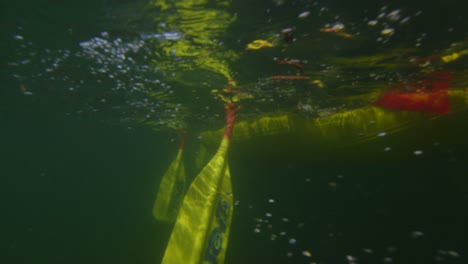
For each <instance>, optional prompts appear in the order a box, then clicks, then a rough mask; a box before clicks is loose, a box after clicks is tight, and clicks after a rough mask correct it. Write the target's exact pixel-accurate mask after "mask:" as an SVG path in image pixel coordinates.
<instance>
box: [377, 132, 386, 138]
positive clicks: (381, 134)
mask: <svg viewBox="0 0 468 264" xmlns="http://www.w3.org/2000/svg"><path fill="white" fill-rule="evenodd" d="M386 135H387V132H381V133H379V134H377V136H378V137H385V136H386Z"/></svg>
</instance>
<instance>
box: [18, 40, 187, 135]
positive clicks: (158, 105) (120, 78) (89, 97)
mask: <svg viewBox="0 0 468 264" xmlns="http://www.w3.org/2000/svg"><path fill="white" fill-rule="evenodd" d="M166 35H167V36H166ZM175 36H176V34H175V33H173V32H170V33H167V34H166V33H163V34H146V35H141V36H139V37H134V38H131V39H122V38H121V37H111V36H110V34H109V33H107V32H102V33H101V34H100V36H99V37H93V38H91V39H89V40H87V41H83V42H81V43H79V48H78V49H77V50H68V49H56V50H52V49H44V50H40V49H39V48H37V47H36V46H35V45H34V43H33V42H31V41H27V37H25V36H23V35H21V34H17V35H15V36H14V37H13V38H14V40H15V41H17V45H16V48H17V51H16V52H15V55H14V57H13V58H12V59H11V61H10V63H9V66H10V67H12V72H13V75H12V76H13V77H14V78H15V79H16V81H17V82H18V83H19V86H20V87H21V92H22V93H23V94H25V95H38V96H40V95H44V96H51V95H52V94H51V93H53V96H57V95H60V96H61V97H62V99H63V100H64V101H67V102H68V104H67V109H65V110H64V111H66V112H67V114H77V115H80V116H82V115H83V114H85V113H90V112H93V113H96V112H104V113H106V119H108V118H109V114H110V116H111V117H117V118H118V119H119V120H120V121H129V122H130V123H132V122H142V123H149V124H151V125H152V126H155V127H158V128H164V127H168V128H173V129H178V128H181V127H183V126H184V125H185V124H184V113H183V111H182V110H183V106H182V105H181V104H180V103H178V102H175V97H174V96H173V94H174V88H173V87H172V86H171V85H170V84H167V83H165V82H164V81H163V80H164V77H166V76H167V75H170V74H172V73H171V72H168V71H165V70H164V69H160V68H157V66H155V64H154V62H153V58H151V54H152V51H151V48H152V47H151V43H154V41H153V40H154V39H156V40H157V41H160V40H164V39H170V40H177V39H178V38H175Z"/></svg>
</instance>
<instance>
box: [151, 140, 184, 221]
mask: <svg viewBox="0 0 468 264" xmlns="http://www.w3.org/2000/svg"><path fill="white" fill-rule="evenodd" d="M182 153H183V149H182V148H180V149H179V152H178V153H177V157H176V159H175V160H174V161H173V162H172V164H171V165H170V166H169V169H167V171H166V173H165V174H164V176H163V177H162V179H161V183H160V184H159V190H158V193H157V195H156V199H155V200H154V205H153V217H154V218H155V219H156V220H159V221H167V222H174V221H175V219H176V218H177V214H178V212H179V209H180V205H181V202H182V199H183V197H184V193H185V183H186V178H185V166H184V164H183V162H182Z"/></svg>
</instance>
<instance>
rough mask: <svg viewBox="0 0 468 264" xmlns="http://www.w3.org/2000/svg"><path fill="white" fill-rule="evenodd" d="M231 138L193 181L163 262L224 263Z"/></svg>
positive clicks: (229, 209) (230, 203)
mask: <svg viewBox="0 0 468 264" xmlns="http://www.w3.org/2000/svg"><path fill="white" fill-rule="evenodd" d="M228 146H229V140H228V139H226V138H224V139H223V140H222V141H221V145H220V147H219V149H218V151H217V153H216V154H215V156H214V157H213V158H212V159H211V160H210V162H209V163H208V164H207V165H206V166H205V167H204V168H203V170H202V171H201V172H200V174H199V175H198V176H197V177H196V178H195V180H194V181H193V183H192V184H191V185H190V187H189V189H188V191H187V194H186V195H185V197H184V200H183V203H182V206H181V208H180V211H179V215H178V216H177V220H176V223H175V226H174V230H173V231H172V234H171V238H170V240H169V244H168V246H167V248H166V252H165V254H164V258H163V260H162V263H164V264H177V263H184V264H198V263H223V262H224V257H225V254H226V248H227V242H228V236H229V230H230V225H231V220H232V211H233V198H232V190H231V175H230V173H229V166H228V164H227V159H226V158H227V157H226V156H227V150H228Z"/></svg>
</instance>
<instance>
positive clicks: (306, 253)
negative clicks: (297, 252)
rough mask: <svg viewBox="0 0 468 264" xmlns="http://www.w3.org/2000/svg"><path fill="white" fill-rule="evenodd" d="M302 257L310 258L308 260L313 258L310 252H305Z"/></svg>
mask: <svg viewBox="0 0 468 264" xmlns="http://www.w3.org/2000/svg"><path fill="white" fill-rule="evenodd" d="M302 255H303V256H304V257H308V258H310V257H312V253H310V251H309V250H304V251H302Z"/></svg>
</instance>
